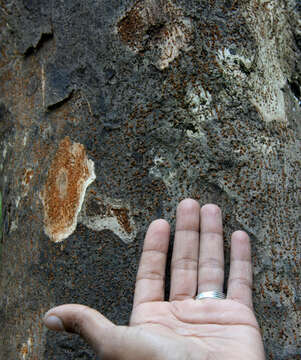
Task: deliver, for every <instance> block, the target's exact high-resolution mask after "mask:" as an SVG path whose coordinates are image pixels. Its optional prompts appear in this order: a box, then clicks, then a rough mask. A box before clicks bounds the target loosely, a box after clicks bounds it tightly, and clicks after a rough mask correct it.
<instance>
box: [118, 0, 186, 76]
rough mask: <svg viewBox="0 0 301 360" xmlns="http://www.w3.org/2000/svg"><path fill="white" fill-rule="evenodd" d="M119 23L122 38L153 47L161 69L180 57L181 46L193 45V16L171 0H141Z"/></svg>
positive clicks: (142, 47)
mask: <svg viewBox="0 0 301 360" xmlns="http://www.w3.org/2000/svg"><path fill="white" fill-rule="evenodd" d="M117 27H118V32H119V35H120V38H121V40H122V41H123V42H124V43H126V44H127V45H128V46H129V47H130V48H131V49H132V50H134V51H137V52H141V53H143V52H145V51H148V50H150V51H152V55H151V56H152V57H153V63H154V65H155V66H156V67H157V68H158V69H160V70H163V69H165V68H166V67H167V66H168V65H169V63H170V62H172V61H173V60H174V59H175V58H176V57H178V56H179V54H180V51H181V50H184V51H187V50H189V48H190V47H189V43H190V40H191V38H192V30H191V22H190V19H189V18H187V17H185V16H184V14H183V11H182V9H180V8H178V7H176V6H175V5H173V4H172V3H171V2H170V1H166V0H143V1H137V2H136V3H135V5H134V6H133V7H132V8H131V9H130V10H129V11H128V12H127V13H126V14H125V16H124V17H123V18H122V19H121V20H120V21H119V22H118V24H117Z"/></svg>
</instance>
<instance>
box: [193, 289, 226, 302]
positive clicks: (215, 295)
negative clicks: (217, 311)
mask: <svg viewBox="0 0 301 360" xmlns="http://www.w3.org/2000/svg"><path fill="white" fill-rule="evenodd" d="M225 298H226V296H225V294H224V293H223V292H222V291H219V290H212V291H203V292H200V293H199V294H197V296H196V297H195V300H202V299H225Z"/></svg>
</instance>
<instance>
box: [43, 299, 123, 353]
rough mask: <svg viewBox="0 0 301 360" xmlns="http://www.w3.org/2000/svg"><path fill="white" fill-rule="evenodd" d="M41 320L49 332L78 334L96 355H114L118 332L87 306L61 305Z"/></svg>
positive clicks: (109, 322) (106, 320) (112, 325)
mask: <svg viewBox="0 0 301 360" xmlns="http://www.w3.org/2000/svg"><path fill="white" fill-rule="evenodd" d="M43 320H44V323H45V325H46V326H47V327H48V328H49V329H51V330H56V331H67V332H72V333H76V334H79V335H80V336H82V337H83V338H84V339H85V340H86V341H87V342H88V343H89V344H90V345H91V346H92V347H93V348H94V350H95V351H96V352H97V354H107V355H110V356H111V355H113V354H114V353H116V351H115V349H116V346H117V347H118V341H119V339H120V335H119V332H120V330H118V327H117V326H116V325H114V324H113V323H112V322H111V321H109V320H108V319H107V318H105V317H104V316H103V315H101V314H100V313H99V312H98V311H96V310H94V309H91V308H89V307H88V306H84V305H77V304H68V305H61V306H58V307H55V308H53V309H51V310H49V311H48V312H47V313H46V314H45V317H44V319H43ZM104 358H105V357H104Z"/></svg>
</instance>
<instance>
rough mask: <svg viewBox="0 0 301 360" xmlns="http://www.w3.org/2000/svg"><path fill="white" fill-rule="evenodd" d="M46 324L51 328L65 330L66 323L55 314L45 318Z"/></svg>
mask: <svg viewBox="0 0 301 360" xmlns="http://www.w3.org/2000/svg"><path fill="white" fill-rule="evenodd" d="M43 321H44V324H45V325H46V326H47V327H48V328H49V329H50V330H55V331H65V328H64V324H63V322H62V320H61V319H60V318H58V317H57V316H54V315H49V316H47V317H45V318H44V319H43Z"/></svg>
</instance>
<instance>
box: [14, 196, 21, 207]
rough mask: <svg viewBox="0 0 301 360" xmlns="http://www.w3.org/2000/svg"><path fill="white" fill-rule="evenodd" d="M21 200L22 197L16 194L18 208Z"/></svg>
mask: <svg viewBox="0 0 301 360" xmlns="http://www.w3.org/2000/svg"><path fill="white" fill-rule="evenodd" d="M20 200H21V197H20V196H16V199H15V204H16V208H18V207H19V204H20Z"/></svg>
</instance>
